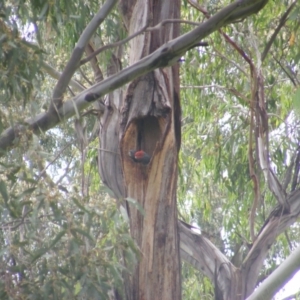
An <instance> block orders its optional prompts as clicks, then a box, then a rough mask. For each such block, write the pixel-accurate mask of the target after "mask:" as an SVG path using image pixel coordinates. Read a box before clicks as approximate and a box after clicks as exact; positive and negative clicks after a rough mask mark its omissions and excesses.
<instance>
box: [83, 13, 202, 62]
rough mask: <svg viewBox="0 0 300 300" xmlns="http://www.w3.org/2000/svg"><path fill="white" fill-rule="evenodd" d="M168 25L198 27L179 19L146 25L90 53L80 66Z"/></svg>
mask: <svg viewBox="0 0 300 300" xmlns="http://www.w3.org/2000/svg"><path fill="white" fill-rule="evenodd" d="M168 23H184V24H190V25H196V26H199V25H200V23H198V22H192V21H185V20H180V19H167V20H164V21H162V22H160V23H158V24H157V25H155V26H154V27H148V25H146V26H144V27H143V28H142V29H140V30H139V31H137V32H136V33H134V34H132V35H130V36H128V37H127V38H125V39H123V40H121V41H118V42H115V43H112V44H109V45H105V46H103V47H100V48H98V49H97V50H95V51H94V52H93V53H91V54H90V55H89V56H87V57H86V58H84V59H82V60H81V61H80V65H84V64H85V63H87V62H88V61H90V60H91V59H92V58H94V57H95V56H96V55H98V54H100V53H101V52H103V51H105V50H108V49H111V48H115V47H118V46H121V45H123V44H126V43H127V42H129V41H130V40H132V39H133V38H135V37H136V36H138V35H139V34H142V33H143V32H145V31H155V30H159V29H160V28H161V27H162V26H165V25H166V24H168Z"/></svg>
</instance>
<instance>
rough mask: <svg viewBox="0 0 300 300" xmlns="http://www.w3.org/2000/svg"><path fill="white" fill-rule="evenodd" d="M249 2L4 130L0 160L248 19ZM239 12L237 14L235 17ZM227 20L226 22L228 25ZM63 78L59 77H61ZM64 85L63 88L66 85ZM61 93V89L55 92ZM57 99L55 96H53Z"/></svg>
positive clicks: (227, 9) (245, 0) (237, 3)
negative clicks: (28, 136) (22, 142)
mask: <svg viewBox="0 0 300 300" xmlns="http://www.w3.org/2000/svg"><path fill="white" fill-rule="evenodd" d="M254 2H255V3H261V4H264V5H265V4H266V1H265V0H260V1H258V0H256V1H254ZM252 5H253V0H243V1H241V0H239V1H235V2H233V3H231V4H229V5H228V6H227V7H225V8H224V9H222V10H221V11H219V12H218V13H216V14H215V15H214V16H212V17H211V18H210V19H208V20H207V21H206V22H204V23H202V24H200V25H199V26H198V27H197V28H195V29H194V30H192V31H190V32H188V33H186V34H184V35H182V36H180V37H178V38H176V39H174V40H171V41H169V42H168V43H166V44H164V45H163V46H161V47H160V48H158V49H157V50H156V51H155V52H153V53H151V54H150V55H148V56H146V57H145V58H143V59H141V60H140V61H138V62H137V63H135V64H133V65H132V66H129V67H128V68H126V69H123V70H122V71H120V72H119V73H118V74H115V75H112V76H110V77H109V78H107V79H105V80H103V81H101V82H100V83H97V84H95V85H94V86H92V87H91V88H89V89H88V90H86V91H84V92H82V93H80V94H79V95H77V96H76V97H74V98H73V99H70V100H69V101H66V102H64V103H63V104H62V106H61V107H59V108H58V109H57V111H53V110H48V112H46V113H41V114H39V115H38V116H36V117H34V118H32V119H28V120H26V121H25V123H27V126H25V125H16V126H14V127H10V128H8V129H6V130H5V131H4V132H3V133H2V134H1V136H0V149H1V153H0V156H1V155H3V154H4V153H5V151H7V150H8V149H9V148H12V147H15V146H16V144H14V141H15V139H16V138H17V137H18V136H20V135H21V134H22V132H24V131H25V130H26V129H31V130H32V131H33V132H34V133H35V134H37V135H38V134H40V133H41V132H44V131H46V130H48V129H50V128H52V127H54V126H55V125H57V124H58V123H59V122H62V121H64V120H66V119H68V118H70V117H72V116H74V115H75V114H76V111H81V110H83V109H84V108H86V107H88V106H89V105H90V104H91V103H92V102H93V101H95V100H97V99H99V98H100V97H102V96H103V95H105V94H107V93H109V92H111V91H113V90H115V89H117V88H119V87H121V86H123V85H124V84H126V83H128V82H130V81H132V80H133V79H135V78H137V77H139V76H141V75H144V74H146V73H148V72H150V71H153V70H154V69H156V68H163V67H166V66H168V65H169V64H170V63H172V62H176V61H177V59H178V58H179V57H181V56H182V55H183V54H184V53H185V52H186V51H188V50H189V49H190V48H191V47H193V46H194V45H195V44H197V43H198V42H199V41H200V40H201V39H203V38H205V37H206V36H208V35H209V34H210V33H212V32H213V31H215V30H218V29H219V28H221V27H222V26H224V25H226V24H228V23H229V22H232V21H233V18H232V15H233V14H234V15H235V16H236V19H238V18H243V17H244V14H247V15H248V11H247V10H245V8H247V7H249V9H250V10H252V9H253V6H252ZM238 11H242V13H241V14H237V12H238ZM229 20H230V21H229ZM61 77H63V76H61ZM68 83H69V80H68V82H65V83H64V84H68ZM59 90H60V91H61V89H59ZM57 95H58V94H57Z"/></svg>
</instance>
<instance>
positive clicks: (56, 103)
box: [49, 0, 117, 111]
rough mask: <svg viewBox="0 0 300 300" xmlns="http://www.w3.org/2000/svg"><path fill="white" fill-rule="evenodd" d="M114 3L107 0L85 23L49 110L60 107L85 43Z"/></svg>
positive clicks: (54, 92) (56, 87)
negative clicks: (88, 21) (86, 23)
mask: <svg viewBox="0 0 300 300" xmlns="http://www.w3.org/2000/svg"><path fill="white" fill-rule="evenodd" d="M116 3H117V0H107V1H106V2H105V4H104V5H103V6H102V7H101V8H100V9H99V11H98V13H97V14H96V15H95V16H94V17H93V19H92V20H91V21H90V23H89V24H88V25H87V27H86V28H85V29H84V31H83V33H82V34H81V36H80V38H79V40H78V42H77V44H76V47H75V48H74V50H73V53H72V55H71V58H70V60H69V61H68V63H67V65H66V67H65V69H64V71H63V73H62V75H61V76H60V78H59V80H58V82H57V84H56V86H55V88H54V91H53V95H52V104H51V106H50V108H49V110H50V111H53V110H58V109H59V108H60V107H61V105H62V97H63V94H64V92H65V91H66V88H67V86H68V84H69V82H70V80H71V78H72V76H73V74H74V73H75V71H76V69H77V67H78V63H79V60H80V58H81V56H82V54H83V53H84V50H85V47H86V45H87V44H88V42H89V40H90V39H91V37H92V35H93V34H94V32H95V31H96V30H97V28H98V27H99V25H100V24H101V23H102V22H103V21H104V19H105V18H106V17H107V15H108V14H109V13H110V12H111V10H112V9H113V7H114V6H115V4H116Z"/></svg>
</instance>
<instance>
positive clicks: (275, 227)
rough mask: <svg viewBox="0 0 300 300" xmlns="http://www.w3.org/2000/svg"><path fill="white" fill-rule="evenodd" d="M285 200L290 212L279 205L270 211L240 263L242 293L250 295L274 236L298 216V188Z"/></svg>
mask: <svg viewBox="0 0 300 300" xmlns="http://www.w3.org/2000/svg"><path fill="white" fill-rule="evenodd" d="M287 202H288V204H289V206H290V213H287V212H286V211H284V209H283V208H282V206H281V205H278V206H277V207H276V208H275V209H274V210H273V211H272V212H271V214H270V215H269V217H268V218H267V220H266V222H265V224H264V225H263V226H262V229H261V231H260V233H259V234H258V237H257V238H256V240H255V242H254V243H253V246H252V248H251V250H250V251H249V253H248V255H247V257H246V258H245V260H244V262H243V264H242V268H241V270H242V276H243V277H244V278H245V280H244V282H245V283H246V284H247V286H245V287H244V293H243V294H244V295H250V294H251V293H252V291H253V290H254V288H255V285H256V280H257V277H258V274H259V271H260V269H261V266H262V264H263V261H264V259H265V257H266V255H267V253H268V251H269V248H270V247H271V245H272V244H273V243H274V241H275V239H276V237H277V236H278V235H279V234H280V233H282V232H283V231H284V230H285V229H286V228H288V227H289V226H290V225H291V224H293V223H294V222H295V221H296V220H297V218H298V217H299V215H300V189H298V190H296V191H294V192H292V193H291V194H290V195H289V196H288V197H287ZM245 272H247V273H245Z"/></svg>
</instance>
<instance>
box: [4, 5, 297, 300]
mask: <svg viewBox="0 0 300 300" xmlns="http://www.w3.org/2000/svg"><path fill="white" fill-rule="evenodd" d="M228 2H229V1H208V2H207V10H208V11H209V12H210V13H211V14H212V13H214V12H215V11H217V10H218V9H219V8H220V7H221V6H223V5H225V4H227V3H228ZM16 3H17V4H16ZM290 3H291V1H270V3H269V4H268V7H267V9H264V10H263V11H261V12H260V13H259V14H258V15H256V16H253V17H251V18H249V19H247V20H245V21H244V22H240V23H236V24H233V25H230V26H227V27H226V28H224V32H225V33H226V34H227V35H228V36H229V37H230V38H231V40H233V41H234V43H236V45H238V46H239V47H240V48H241V49H242V50H243V51H244V53H245V55H247V56H248V57H249V58H250V60H251V61H252V62H253V64H254V65H255V66H257V65H260V64H262V71H263V76H264V89H265V90H264V93H265V97H266V102H267V112H268V118H269V153H270V158H271V161H272V166H273V169H274V171H275V172H276V174H277V176H278V177H279V178H280V180H281V181H282V182H284V181H285V178H286V174H287V170H288V168H289V166H290V165H291V163H292V160H293V158H294V156H295V154H297V151H299V148H298V147H299V130H300V124H299V121H298V119H299V118H298V116H299V112H297V110H299V101H300V100H299V79H298V73H297V72H298V69H299V59H300V50H299V49H300V47H299V18H300V13H299V12H300V8H299V5H298V6H296V7H295V9H294V10H293V12H292V13H291V14H290V16H289V19H288V21H287V22H286V24H285V26H284V27H283V28H282V29H281V30H280V32H279V34H278V35H277V37H276V39H275V40H274V43H273V45H272V47H271V49H270V50H269V52H268V54H267V57H266V59H265V60H264V61H263V62H262V61H261V57H260V55H259V53H262V52H263V50H264V49H265V47H266V45H267V42H268V41H269V40H270V38H271V36H272V33H273V32H274V30H275V28H276V27H277V26H278V23H279V19H280V16H281V15H282V14H283V13H284V12H285V11H286V10H287V8H288V6H289V5H290ZM99 5H101V3H100V4H99V2H98V1H89V2H88V3H87V2H86V1H67V0H65V1H52V2H51V1H6V2H5V4H0V15H1V20H0V103H1V107H0V131H2V130H3V129H4V128H5V127H7V126H8V125H9V124H14V123H15V122H16V121H20V120H24V119H25V118H27V117H30V116H32V115H36V114H38V113H39V112H40V111H41V110H42V109H44V108H45V107H48V106H49V103H50V100H49V99H51V95H52V92H53V87H54V85H55V82H56V81H54V80H53V78H50V76H49V74H47V73H46V72H45V70H44V69H43V68H42V65H43V63H49V62H51V66H52V67H53V68H55V69H56V70H57V71H61V70H63V68H64V67H65V65H66V62H67V61H68V59H69V57H70V53H71V51H72V48H73V47H74V44H75V43H76V42H77V40H78V37H79V35H80V33H81V32H82V31H83V29H84V28H85V26H86V24H87V22H88V20H89V19H90V18H91V16H92V15H93V14H94V13H95V12H96V11H97V10H98V8H99ZM181 9H182V14H181V15H182V19H185V20H193V21H197V22H202V21H203V20H204V19H205V17H204V16H203V14H201V13H200V12H199V11H197V10H196V9H194V8H192V7H191V6H190V5H189V3H188V2H186V1H184V5H182V8H181ZM119 19H120V18H119V15H118V12H117V11H115V12H114V13H113V14H111V15H110V16H109V18H108V19H107V20H106V21H105V22H104V24H103V25H101V27H100V28H99V30H98V31H97V35H96V36H94V37H93V39H92V42H93V44H94V46H95V47H99V46H101V45H103V44H108V43H110V42H114V41H116V40H120V39H121V38H123V37H124V29H123V27H122V26H121V24H120V21H119ZM31 26H32V27H31ZM30 28H34V30H33V31H32V32H31V29H30ZM181 28H182V33H184V32H186V31H188V30H190V28H191V25H182V27H181ZM206 41H207V42H208V46H207V47H197V48H193V49H191V50H190V51H189V52H187V53H186V54H185V56H184V57H183V61H182V62H181V65H180V72H181V103H182V109H183V119H182V134H183V142H182V147H181V152H180V172H179V186H178V207H179V214H180V217H181V218H183V219H184V220H185V221H187V222H189V223H192V224H194V225H197V226H199V227H200V230H201V231H202V233H204V234H206V235H207V236H208V237H209V238H210V240H211V241H213V242H214V244H215V245H216V246H217V247H218V248H219V249H220V250H221V251H222V252H223V253H225V254H226V255H227V256H228V257H230V258H231V259H232V261H233V262H234V263H235V265H236V266H239V264H240V263H241V261H242V260H243V258H245V256H246V255H247V253H248V251H249V245H251V243H252V242H253V241H251V236H250V230H249V227H250V225H249V214H250V211H251V209H252V206H253V201H254V197H255V193H254V188H253V182H252V180H251V177H250V170H249V146H253V147H254V148H255V146H254V143H253V145H250V142H249V138H250V124H251V109H250V107H251V105H250V104H251V89H252V77H251V70H250V67H249V64H248V63H247V62H246V60H245V59H244V58H243V56H242V55H241V54H240V53H238V52H237V51H236V49H234V48H233V46H232V45H231V44H229V43H228V42H227V41H226V39H224V37H223V36H222V35H221V34H220V33H219V32H215V33H213V34H212V35H210V36H209V37H208V38H207V40H206ZM33 42H35V43H36V45H35V44H33ZM37 45H38V46H37ZM126 50H127V49H126V46H125V47H124V48H123V51H124V58H123V60H122V63H123V65H124V66H126V65H127V59H128V57H127V53H126ZM110 56H111V53H110V52H109V51H108V52H105V53H101V54H100V55H99V56H98V58H99V59H98V61H99V65H100V67H101V70H105V71H103V73H104V75H105V73H106V68H107V61H109V59H108V58H109V57H110ZM93 76H94V75H93V72H92V71H91V68H90V67H89V66H87V65H85V66H83V67H82V68H81V69H80V70H78V72H76V74H75V76H74V78H75V79H76V80H77V81H78V82H80V83H81V84H82V86H89V85H91V84H93V80H94V77H93ZM66 95H67V97H68V96H72V92H71V91H69V92H68V94H66ZM20 103H21V104H20ZM85 122H86V124H84V125H83V127H84V129H85V133H86V132H88V133H89V134H87V139H88V140H89V142H90V143H89V144H88V146H87V147H86V148H85V147H83V146H82V144H80V142H79V141H78V138H77V137H76V134H75V132H74V125H73V123H74V120H68V121H66V122H65V123H64V124H63V125H62V126H61V127H59V128H55V129H53V130H50V131H49V132H47V133H44V134H42V135H41V136H40V137H36V136H34V135H32V133H31V132H24V134H23V136H22V137H21V139H20V141H19V143H18V145H19V147H17V148H16V149H14V150H12V151H11V152H10V153H9V154H8V155H7V156H6V157H5V158H3V159H1V164H0V226H1V229H2V230H1V233H0V244H1V260H0V264H1V270H2V272H1V275H0V276H1V280H0V281H1V283H0V298H1V299H12V298H13V299H27V298H31V299H54V298H56V299H66V298H68V297H69V298H71V299H74V298H78V299H86V298H88V299H105V298H107V297H108V294H109V293H111V292H112V291H113V290H114V291H117V292H118V293H120V294H122V293H124V287H123V281H122V277H123V275H124V274H126V275H128V274H130V272H131V271H132V269H133V267H134V265H135V263H136V262H137V260H138V257H139V251H138V249H137V247H136V246H135V244H134V242H133V240H132V239H131V238H130V235H129V233H128V224H127V220H126V214H125V213H124V211H123V215H122V213H120V212H119V211H118V210H117V209H116V205H115V204H114V202H113V200H112V199H111V198H109V197H108V196H107V193H106V192H107V191H106V190H105V188H104V187H103V185H102V184H101V183H100V182H99V180H98V175H97V171H96V168H95V165H96V148H97V145H96V143H95V142H93V140H94V139H95V136H96V135H95V132H96V131H93V129H94V128H95V126H96V125H97V119H96V118H94V117H92V116H90V115H88V116H87V117H86V118H85ZM95 124H96V125H95ZM255 172H256V175H257V176H258V179H259V186H260V201H259V203H258V206H257V209H256V211H255V223H254V230H255V232H256V233H258V231H259V230H260V228H261V227H262V225H263V224H264V222H265V220H266V218H267V216H268V214H269V212H270V211H271V210H272V209H273V208H274V206H275V205H276V200H275V199H274V197H273V196H272V194H271V193H270V191H269V190H268V187H267V184H266V182H265V179H264V176H263V173H262V171H261V170H260V168H259V164H258V159H257V156H256V157H255ZM293 174H296V172H294V173H293ZM294 177H295V178H296V181H295V184H293V182H289V185H288V190H292V189H295V188H296V187H298V186H299V176H298V174H296V175H295V176H294ZM131 200H132V199H131ZM133 201H134V200H132V201H131V202H133ZM129 202H130V201H129ZM131 205H134V204H132V203H131ZM297 240H299V222H297V223H295V224H294V225H293V226H292V227H291V228H290V229H289V230H288V231H287V232H286V233H285V234H284V235H281V236H280V237H279V238H278V239H277V242H276V244H274V245H273V246H272V249H271V251H270V253H269V256H268V258H267V260H266V261H265V269H264V270H262V272H261V276H262V277H264V275H265V274H269V273H270V271H271V270H273V269H274V268H275V267H276V266H277V265H278V262H279V261H282V260H284V259H285V257H287V256H288V254H289V252H290V250H291V249H292V248H293V247H295V245H296V244H297ZM182 276H183V295H184V299H199V298H204V297H206V298H207V299H212V297H213V294H214V291H213V287H212V284H211V283H210V282H209V280H208V279H207V278H206V277H204V276H203V275H202V274H201V273H199V272H198V271H195V270H194V269H193V268H191V266H189V265H187V264H183V268H182Z"/></svg>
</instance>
